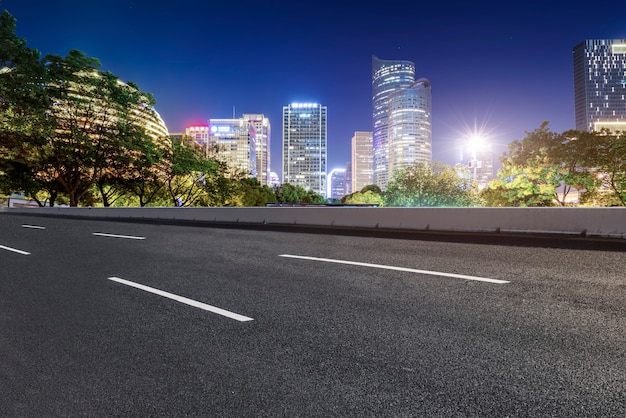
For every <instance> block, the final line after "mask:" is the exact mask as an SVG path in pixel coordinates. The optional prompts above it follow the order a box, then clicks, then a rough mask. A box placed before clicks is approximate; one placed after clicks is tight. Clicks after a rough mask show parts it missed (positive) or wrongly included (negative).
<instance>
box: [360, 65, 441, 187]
mask: <svg viewBox="0 0 626 418" xmlns="http://www.w3.org/2000/svg"><path fill="white" fill-rule="evenodd" d="M372 122H373V128H372V144H373V180H374V183H375V184H377V185H378V186H379V187H380V188H381V189H383V190H384V189H385V188H386V186H387V182H388V181H389V179H390V178H391V176H392V175H393V170H395V169H398V168H402V167H405V166H407V165H411V164H413V163H414V162H415V161H424V162H428V161H430V160H431V158H432V151H431V146H432V128H431V87H430V82H429V81H428V80H427V79H425V78H420V79H419V80H417V81H416V80H415V65H414V64H413V63H412V62H411V61H398V60H381V59H378V58H377V57H375V56H374V57H372Z"/></svg>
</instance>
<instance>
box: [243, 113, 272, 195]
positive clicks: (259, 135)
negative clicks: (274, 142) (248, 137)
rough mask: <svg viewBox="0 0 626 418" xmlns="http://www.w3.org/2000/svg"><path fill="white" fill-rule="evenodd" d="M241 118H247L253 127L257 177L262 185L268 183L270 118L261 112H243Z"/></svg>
mask: <svg viewBox="0 0 626 418" xmlns="http://www.w3.org/2000/svg"><path fill="white" fill-rule="evenodd" d="M243 119H245V120H247V121H248V123H249V124H250V126H251V128H252V129H254V135H255V139H256V168H257V179H258V180H259V182H260V183H261V184H262V185H269V184H270V177H269V176H270V141H271V132H272V130H271V124H270V120H269V119H268V118H266V117H265V116H264V115H262V114H251V113H248V114H247V113H244V114H243Z"/></svg>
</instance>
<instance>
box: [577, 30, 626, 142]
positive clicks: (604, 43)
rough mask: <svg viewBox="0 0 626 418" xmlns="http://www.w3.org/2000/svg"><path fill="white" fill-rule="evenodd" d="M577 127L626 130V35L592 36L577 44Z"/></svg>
mask: <svg viewBox="0 0 626 418" xmlns="http://www.w3.org/2000/svg"><path fill="white" fill-rule="evenodd" d="M572 53H573V60H574V103H575V112H576V129H577V130H580V131H588V132H591V131H600V130H602V129H604V128H607V129H609V130H611V131H626V39H617V40H615V39H614V40H611V39H591V40H585V41H583V42H581V43H579V44H578V45H576V46H575V47H574V48H573V50H572Z"/></svg>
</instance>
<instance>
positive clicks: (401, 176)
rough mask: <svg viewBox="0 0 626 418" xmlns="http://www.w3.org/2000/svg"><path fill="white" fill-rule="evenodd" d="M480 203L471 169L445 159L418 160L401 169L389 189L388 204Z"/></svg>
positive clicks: (386, 198) (455, 204)
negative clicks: (430, 161) (461, 168)
mask: <svg viewBox="0 0 626 418" xmlns="http://www.w3.org/2000/svg"><path fill="white" fill-rule="evenodd" d="M477 203H478V199H477V196H476V193H475V185H474V183H473V181H472V180H471V178H470V176H469V173H468V172H467V171H459V170H457V169H455V168H454V167H451V166H449V165H446V164H443V163H441V162H432V163H423V162H416V163H415V164H413V165H412V166H410V167H407V168H405V169H401V170H397V171H396V172H395V173H393V176H392V178H391V180H390V181H389V183H388V184H387V190H386V191H385V206H411V207H414V206H430V207H432V206H473V205H476V204H477Z"/></svg>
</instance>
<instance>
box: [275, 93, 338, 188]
mask: <svg viewBox="0 0 626 418" xmlns="http://www.w3.org/2000/svg"><path fill="white" fill-rule="evenodd" d="M326 114H327V109H326V106H322V105H320V104H318V103H292V104H290V105H288V106H283V183H290V184H293V185H296V186H302V187H304V188H305V189H307V190H313V191H315V192H316V193H319V194H320V195H321V196H326V164H327V121H326Z"/></svg>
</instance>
